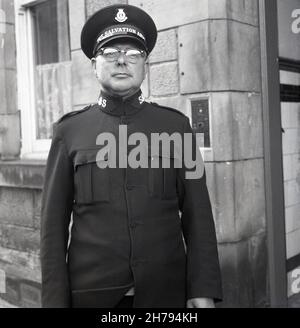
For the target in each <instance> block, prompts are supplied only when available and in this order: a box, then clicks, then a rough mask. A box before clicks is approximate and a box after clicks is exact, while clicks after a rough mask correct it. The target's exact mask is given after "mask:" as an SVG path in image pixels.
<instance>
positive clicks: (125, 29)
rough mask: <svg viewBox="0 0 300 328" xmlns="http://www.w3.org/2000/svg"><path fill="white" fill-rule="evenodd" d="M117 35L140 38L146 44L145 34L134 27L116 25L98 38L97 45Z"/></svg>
mask: <svg viewBox="0 0 300 328" xmlns="http://www.w3.org/2000/svg"><path fill="white" fill-rule="evenodd" d="M116 35H129V36H135V37H138V38H140V39H141V40H142V41H144V42H146V38H145V36H144V34H143V32H142V31H141V30H140V29H138V28H137V27H135V26H132V25H114V26H110V27H109V28H107V29H105V30H104V31H102V32H101V33H100V35H99V36H98V38H97V41H96V42H97V44H98V43H100V42H102V41H104V40H106V39H108V38H110V37H113V36H116Z"/></svg>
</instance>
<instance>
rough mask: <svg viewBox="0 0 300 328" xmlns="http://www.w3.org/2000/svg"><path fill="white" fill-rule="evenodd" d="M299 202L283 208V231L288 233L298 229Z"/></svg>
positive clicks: (299, 219) (299, 225)
mask: <svg viewBox="0 0 300 328" xmlns="http://www.w3.org/2000/svg"><path fill="white" fill-rule="evenodd" d="M299 213H300V202H299V203H298V204H296V205H292V206H289V207H286V208H285V232H286V233H289V232H292V231H294V230H297V229H300V218H299Z"/></svg>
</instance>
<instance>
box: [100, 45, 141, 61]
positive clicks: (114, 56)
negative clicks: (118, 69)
mask: <svg viewBox="0 0 300 328" xmlns="http://www.w3.org/2000/svg"><path fill="white" fill-rule="evenodd" d="M121 53H123V54H124V56H125V58H126V60H127V61H128V62H129V63H132V64H135V63H137V62H138V60H139V59H141V58H145V57H146V52H145V51H143V50H139V49H126V50H120V49H117V48H111V47H110V48H101V49H100V50H99V51H98V53H97V54H96V56H97V55H101V56H103V57H104V59H105V60H106V61H108V62H114V61H116V60H118V59H119V57H120V54H121Z"/></svg>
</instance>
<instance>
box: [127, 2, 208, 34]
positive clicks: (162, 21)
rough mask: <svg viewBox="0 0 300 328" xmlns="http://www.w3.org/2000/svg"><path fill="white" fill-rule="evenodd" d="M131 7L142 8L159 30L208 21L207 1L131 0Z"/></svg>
mask: <svg viewBox="0 0 300 328" xmlns="http://www.w3.org/2000/svg"><path fill="white" fill-rule="evenodd" d="M128 3H129V4H130V5H134V6H137V7H140V8H142V9H143V10H145V11H146V12H148V14H150V16H151V17H152V18H153V20H154V21H155V24H156V25H157V28H158V30H162V29H166V28H170V27H173V26H179V25H182V24H188V23H191V22H195V21H198V20H201V19H207V17H208V8H207V0H185V1H184V3H183V2H182V0H164V1H159V0H151V1H148V0H129V1H128Z"/></svg>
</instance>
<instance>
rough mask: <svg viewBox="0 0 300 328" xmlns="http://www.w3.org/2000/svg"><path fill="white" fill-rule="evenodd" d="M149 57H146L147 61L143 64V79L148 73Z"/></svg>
mask: <svg viewBox="0 0 300 328" xmlns="http://www.w3.org/2000/svg"><path fill="white" fill-rule="evenodd" d="M148 58H149V57H147V59H146V60H145V64H144V79H145V78H146V76H147V74H148V73H149V66H150V65H149V60H148Z"/></svg>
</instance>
